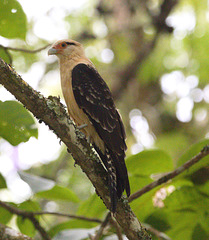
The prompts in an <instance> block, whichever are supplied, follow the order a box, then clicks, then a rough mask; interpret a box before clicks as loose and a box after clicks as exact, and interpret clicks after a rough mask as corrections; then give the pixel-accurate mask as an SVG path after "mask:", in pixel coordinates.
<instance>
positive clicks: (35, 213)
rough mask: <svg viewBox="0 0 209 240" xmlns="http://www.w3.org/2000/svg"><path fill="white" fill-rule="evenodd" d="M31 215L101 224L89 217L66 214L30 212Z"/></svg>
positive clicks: (98, 220) (96, 219)
mask: <svg viewBox="0 0 209 240" xmlns="http://www.w3.org/2000/svg"><path fill="white" fill-rule="evenodd" d="M32 213H33V215H55V216H60V217H67V218H75V219H79V220H84V221H89V222H96V223H102V220H100V219H98V218H89V217H84V216H78V215H73V214H66V213H59V212H47V211H43V212H32Z"/></svg>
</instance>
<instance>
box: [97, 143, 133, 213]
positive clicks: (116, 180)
mask: <svg viewBox="0 0 209 240" xmlns="http://www.w3.org/2000/svg"><path fill="white" fill-rule="evenodd" d="M94 148H95V150H96V151H97V153H98V154H99V156H100V158H101V160H102V162H103V163H104V165H105V168H106V169H107V172H108V187H109V192H110V199H111V211H112V212H113V213H114V212H115V211H116V206H117V201H118V199H120V198H121V196H122V193H123V191H124V190H126V193H127V196H129V195H130V186H129V180H128V173H127V169H126V166H125V162H124V156H120V157H121V158H122V159H120V158H119V156H118V155H117V156H115V155H113V154H112V153H111V152H110V151H109V150H108V149H107V148H106V152H105V154H103V153H102V152H101V151H100V149H99V148H98V147H97V146H96V145H95V146H94Z"/></svg>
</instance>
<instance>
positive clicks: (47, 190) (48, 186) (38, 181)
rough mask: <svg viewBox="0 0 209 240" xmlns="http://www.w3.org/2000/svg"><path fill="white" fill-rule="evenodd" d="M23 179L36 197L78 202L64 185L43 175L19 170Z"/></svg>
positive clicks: (75, 196)
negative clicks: (57, 183)
mask: <svg viewBox="0 0 209 240" xmlns="http://www.w3.org/2000/svg"><path fill="white" fill-rule="evenodd" d="M19 175H20V177H21V179H22V180H23V181H25V182H26V183H27V184H28V185H29V186H30V188H31V190H32V192H33V193H36V196H37V197H41V198H45V199H50V200H62V201H71V202H75V203H77V202H79V199H78V197H77V195H76V194H75V193H74V192H73V191H71V190H70V189H68V188H66V187H62V186H59V185H55V182H54V181H52V180H49V179H46V178H43V177H39V176H35V175H32V174H29V173H25V172H21V171H20V172H19Z"/></svg>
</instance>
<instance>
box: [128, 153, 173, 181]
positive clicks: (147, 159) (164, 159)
mask: <svg viewBox="0 0 209 240" xmlns="http://www.w3.org/2000/svg"><path fill="white" fill-rule="evenodd" d="M126 165H127V168H128V171H129V173H130V174H134V175H138V176H140V175H141V176H150V175H151V174H154V173H163V172H168V171H171V170H173V161H172V159H171V157H170V156H169V155H168V154H167V153H166V152H164V151H162V150H157V149H155V150H145V151H143V152H140V153H138V154H136V155H132V156H130V157H129V158H127V159H126Z"/></svg>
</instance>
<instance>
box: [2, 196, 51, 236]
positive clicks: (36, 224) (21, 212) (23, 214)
mask: <svg viewBox="0 0 209 240" xmlns="http://www.w3.org/2000/svg"><path fill="white" fill-rule="evenodd" d="M0 206H2V207H3V208H5V209H7V210H8V211H9V212H11V213H13V214H16V215H18V216H21V217H23V218H27V219H29V220H30V221H31V222H32V223H33V225H34V227H35V229H37V230H38V231H39V233H40V235H41V236H42V237H43V239H44V240H50V239H51V238H50V237H49V236H48V234H47V232H46V231H45V229H44V228H43V227H42V226H41V225H40V223H39V221H38V220H37V219H36V218H35V216H34V215H33V213H32V212H27V211H24V210H20V209H18V208H16V207H13V206H11V205H9V204H7V203H5V202H2V201H1V200H0Z"/></svg>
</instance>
